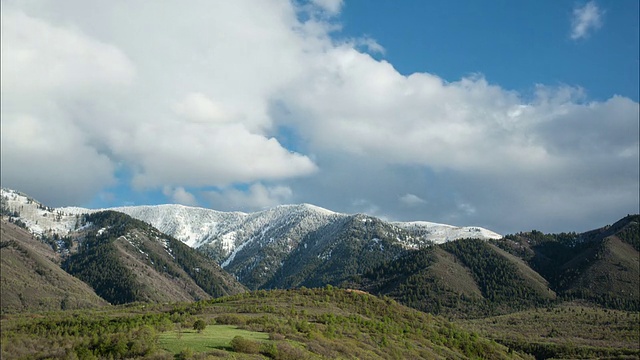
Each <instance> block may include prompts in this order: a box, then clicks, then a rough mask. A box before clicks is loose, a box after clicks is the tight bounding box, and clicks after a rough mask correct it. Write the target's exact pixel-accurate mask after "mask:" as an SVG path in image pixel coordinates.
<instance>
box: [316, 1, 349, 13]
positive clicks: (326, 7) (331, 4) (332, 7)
mask: <svg viewBox="0 0 640 360" xmlns="http://www.w3.org/2000/svg"><path fill="white" fill-rule="evenodd" d="M311 2H312V3H313V4H314V5H315V6H317V7H319V8H320V9H322V10H323V11H325V12H327V13H328V14H329V15H337V14H338V13H340V10H341V9H342V5H343V1H342V0H311Z"/></svg>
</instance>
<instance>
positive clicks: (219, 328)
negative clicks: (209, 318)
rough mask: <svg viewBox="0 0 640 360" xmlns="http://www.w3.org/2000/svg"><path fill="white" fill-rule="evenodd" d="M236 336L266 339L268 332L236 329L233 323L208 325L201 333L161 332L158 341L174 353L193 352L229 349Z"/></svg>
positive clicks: (191, 331) (191, 330)
mask: <svg viewBox="0 0 640 360" xmlns="http://www.w3.org/2000/svg"><path fill="white" fill-rule="evenodd" d="M236 336H242V337H244V338H247V339H252V340H257V341H266V340H268V339H269V334H266V333H262V332H256V331H248V330H242V329H238V327H237V326H235V325H209V326H207V327H206V328H205V329H204V330H203V331H202V332H201V333H199V332H197V331H196V330H193V329H182V330H180V331H178V330H172V331H167V332H164V333H161V334H160V335H159V337H158V342H159V344H160V346H161V347H162V348H164V349H165V350H168V351H170V352H172V353H174V354H178V353H179V352H180V351H182V350H184V349H186V348H189V349H191V350H193V351H194V352H204V351H210V350H213V349H230V343H231V340H232V339H233V338H234V337H236Z"/></svg>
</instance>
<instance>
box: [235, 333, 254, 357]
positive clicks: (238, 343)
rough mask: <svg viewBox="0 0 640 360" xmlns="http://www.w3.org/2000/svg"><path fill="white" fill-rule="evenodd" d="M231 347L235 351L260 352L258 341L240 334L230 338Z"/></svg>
mask: <svg viewBox="0 0 640 360" xmlns="http://www.w3.org/2000/svg"><path fill="white" fill-rule="evenodd" d="M231 348H232V349H233V351H235V352H241V353H245V354H257V353H259V352H260V343H259V342H257V341H253V340H251V339H246V338H244V337H242V336H236V337H234V338H233V340H231Z"/></svg>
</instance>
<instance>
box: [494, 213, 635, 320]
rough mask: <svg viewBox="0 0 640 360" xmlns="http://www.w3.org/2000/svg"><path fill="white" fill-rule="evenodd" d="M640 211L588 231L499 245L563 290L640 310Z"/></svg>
mask: <svg viewBox="0 0 640 360" xmlns="http://www.w3.org/2000/svg"><path fill="white" fill-rule="evenodd" d="M639 238H640V215H629V216H626V217H624V218H623V219H621V220H619V221H617V222H616V223H615V224H613V225H608V226H604V227H601V228H598V229H595V230H592V231H588V232H585V233H582V234H576V233H569V234H566V233H564V234H542V233H541V232H539V231H531V232H527V233H519V234H515V235H509V236H507V237H505V238H504V239H502V240H497V241H496V244H497V245H498V246H500V247H501V248H503V249H505V250H506V251H508V252H510V253H512V254H514V255H517V256H519V257H520V258H522V259H523V260H525V261H526V262H527V263H528V264H530V265H531V267H532V268H533V269H534V270H536V271H537V272H538V273H540V274H541V275H543V276H544V277H545V278H546V279H548V280H549V283H550V285H551V287H552V288H553V289H554V290H555V291H557V292H558V294H560V295H563V296H565V297H569V298H578V299H585V300H590V301H594V302H596V303H598V304H600V305H604V306H608V307H613V308H620V309H627V310H638V309H640V265H639V264H640V254H639V252H638V248H639V245H638V244H639V242H640V241H639Z"/></svg>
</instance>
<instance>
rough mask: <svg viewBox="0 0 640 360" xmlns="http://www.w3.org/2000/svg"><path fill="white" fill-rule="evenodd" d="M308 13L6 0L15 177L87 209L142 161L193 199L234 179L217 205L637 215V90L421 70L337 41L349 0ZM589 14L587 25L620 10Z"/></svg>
mask: <svg viewBox="0 0 640 360" xmlns="http://www.w3.org/2000/svg"><path fill="white" fill-rule="evenodd" d="M590 4H591V5H590ZM309 6H311V7H312V8H313V9H315V10H313V9H312V10H309V9H306V10H305V9H300V8H297V7H296V5H295V4H294V3H292V2H289V1H281V0H260V1H250V0H236V1H219V2H209V1H196V2H194V3H193V4H191V5H190V6H188V7H186V6H184V4H183V3H182V2H179V1H166V2H162V4H160V3H144V4H143V3H137V2H127V3H126V5H125V4H121V3H118V2H86V1H80V0H63V1H47V0H43V1H37V2H3V8H2V74H3V76H2V99H1V101H2V104H1V105H2V106H1V111H2V154H1V155H2V183H3V186H14V187H17V188H18V189H20V190H23V191H26V192H28V193H30V195H32V196H34V197H37V198H38V199H41V200H42V201H45V202H47V203H48V204H50V205H52V206H56V205H60V204H67V205H71V204H77V202H78V201H81V200H79V199H84V201H86V200H87V199H90V198H91V197H92V196H94V195H92V194H95V193H97V192H99V191H100V190H103V191H104V190H105V187H107V186H108V185H110V184H113V183H114V181H115V179H114V178H115V171H116V169H124V170H126V171H125V172H126V173H128V174H132V180H131V182H132V184H133V185H135V186H136V187H137V188H138V189H150V188H153V189H167V196H168V197H169V198H171V199H172V200H173V201H178V202H183V203H190V202H193V200H197V199H194V197H195V196H194V195H196V194H199V193H200V191H201V190H202V189H204V188H210V187H216V188H220V189H222V190H219V191H215V192H210V193H209V194H208V195H207V196H208V197H207V199H208V200H210V201H211V204H212V206H213V207H214V208H218V209H233V210H242V209H246V210H248V209H260V208H264V207H268V206H272V205H276V204H281V203H285V202H290V201H298V200H300V201H304V202H313V203H317V204H318V205H320V206H325V207H329V208H332V209H334V210H337V211H366V212H369V213H374V214H379V213H381V212H384V214H389V215H390V217H393V218H396V219H399V220H400V219H404V218H409V217H410V218H411V219H412V220H420V219H423V220H432V221H440V222H446V221H447V220H455V221H456V222H463V223H462V224H461V225H464V222H467V221H470V220H474V221H476V220H477V221H479V222H480V224H479V225H482V224H491V223H492V221H495V220H494V219H508V220H505V221H508V222H509V223H512V224H515V225H514V227H516V226H519V225H520V224H522V226H527V227H529V226H533V225H532V223H533V224H535V223H536V221H537V223H539V224H543V225H544V224H548V223H550V222H551V220H549V216H550V215H549V214H553V216H554V217H553V221H556V222H557V223H561V222H562V221H565V222H567V223H568V221H569V220H571V219H573V220H575V223H576V224H578V223H580V221H586V220H580V219H590V221H591V220H596V219H601V218H602V216H604V215H602V214H610V213H612V212H615V210H619V211H624V213H626V210H627V209H629V208H632V209H633V208H635V209H637V199H638V178H639V170H638V158H639V154H638V147H639V142H638V137H637V134H638V128H637V126H638V122H637V119H638V115H639V111H638V103H637V102H635V101H632V100H630V99H628V98H624V97H612V98H610V99H607V100H604V101H593V102H587V101H586V100H585V99H586V96H585V95H584V91H582V90H581V89H580V88H573V87H544V86H540V87H538V89H537V92H536V94H535V95H534V96H533V97H532V98H524V97H522V96H520V95H519V94H517V93H515V92H513V91H509V90H508V89H504V88H502V87H501V86H499V85H498V84H492V83H490V82H489V81H490V80H491V79H485V78H484V77H483V76H482V75H473V76H468V77H465V78H462V79H460V80H458V81H453V82H447V81H445V80H444V79H442V78H440V77H439V76H437V75H435V74H430V73H427V72H423V73H414V74H411V75H408V76H405V75H402V74H400V73H399V72H398V71H397V70H396V69H395V68H394V66H393V64H390V63H389V62H387V61H385V60H376V59H374V58H373V57H372V56H370V55H369V54H367V53H365V52H363V51H369V52H372V53H373V52H381V51H383V47H382V46H381V45H380V44H378V43H377V42H376V41H375V39H370V38H367V37H363V38H359V39H358V38H357V39H351V40H340V41H336V40H334V39H333V38H332V34H333V32H335V31H337V30H338V29H339V28H340V24H339V23H337V21H336V17H331V16H333V15H336V14H338V13H339V12H340V9H341V7H342V2H341V1H324V2H322V1H316V2H315V3H314V4H312V5H309ZM18 7H20V9H17V8H18ZM594 8H595V10H594ZM318 9H320V10H318ZM580 9H581V10H580V11H577V12H576V15H577V19H582V20H581V21H578V22H576V29H578V30H576V34H579V35H576V36H578V37H577V38H581V37H584V36H586V35H588V34H589V33H590V32H592V31H593V30H595V29H596V28H597V26H596V25H595V24H598V23H600V24H601V22H602V19H601V16H602V11H600V10H599V9H598V8H597V6H596V5H595V3H589V4H587V5H585V6H584V7H582V8H580ZM301 11H316V12H318V11H320V12H321V13H322V11H324V12H325V14H324V15H323V14H317V13H313V12H312V13H310V15H309V16H307V18H308V19H307V20H305V21H304V22H302V20H300V19H299V18H298V15H300V12H301ZM332 14H333V15H332ZM327 15H329V16H327ZM301 18H305V17H304V16H301ZM595 20H597V21H595ZM579 23H583V25H579ZM363 47H364V49H362V50H360V48H363ZM283 127H286V128H289V129H292V130H291V134H293V135H291V136H295V137H296V138H295V139H293V140H295V141H291V143H296V144H297V145H298V146H297V147H296V149H297V150H296V151H297V152H292V151H290V149H288V148H287V147H286V146H285V145H286V144H287V141H285V140H287V139H284V137H283V136H281V135H282V134H280V133H279V129H281V128H283ZM278 139H280V140H278ZM54 159H55V161H54ZM85 169H88V170H85ZM264 184H271V185H264ZM247 186H248V187H247ZM185 189H190V190H192V191H193V193H189V192H187V191H186V190H185ZM294 194H295V197H294ZM398 194H405V195H404V196H402V197H400V198H398ZM412 194H420V197H418V196H417V195H413V196H415V198H414V197H413V196H411V195H412ZM354 199H358V200H354ZM420 199H428V200H429V201H428V202H420ZM554 199H556V200H554ZM557 199H562V200H557ZM54 200H55V201H54ZM200 202H201V203H203V201H202V199H201V201H200ZM409 203H414V204H420V206H419V207H415V206H414V207H411V206H407V205H408V204H409ZM599 209H605V210H603V211H600V210H599ZM418 210H420V211H418ZM556 211H557V212H556ZM563 214H564V215H563ZM623 215H624V214H623ZM611 220H615V219H606V220H605V221H611ZM500 223H501V224H502V225H501V226H504V225H503V224H504V222H501V221H500ZM487 226H488V225H487ZM516 229H517V228H516ZM496 230H499V231H503V230H504V229H496ZM518 230H520V229H518Z"/></svg>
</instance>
